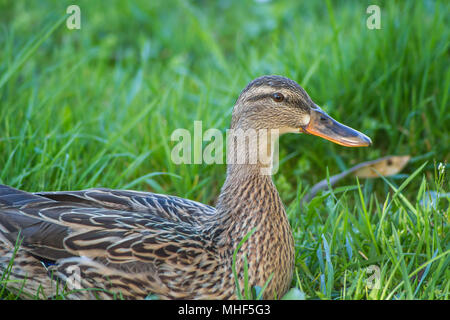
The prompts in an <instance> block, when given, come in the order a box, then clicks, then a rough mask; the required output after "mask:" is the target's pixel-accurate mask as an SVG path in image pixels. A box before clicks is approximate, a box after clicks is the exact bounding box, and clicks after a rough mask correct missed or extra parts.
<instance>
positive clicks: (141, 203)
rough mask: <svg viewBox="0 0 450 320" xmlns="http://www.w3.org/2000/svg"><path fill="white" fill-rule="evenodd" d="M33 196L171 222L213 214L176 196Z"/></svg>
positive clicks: (198, 220) (96, 192)
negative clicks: (138, 214) (133, 213)
mask: <svg viewBox="0 0 450 320" xmlns="http://www.w3.org/2000/svg"><path fill="white" fill-rule="evenodd" d="M35 195H38V196H41V197H45V198H48V199H52V200H55V201H64V202H72V203H74V204H85V205H88V206H92V207H96V208H106V209H115V210H124V211H131V212H136V213H146V214H153V215H155V216H158V217H161V218H163V219H166V220H169V221H173V222H187V223H190V224H193V225H195V224H203V223H204V222H207V221H209V220H210V218H211V217H212V216H213V215H214V214H215V213H216V208H214V207H211V206H208V205H205V204H203V203H200V202H196V201H193V200H189V199H184V198H180V197H176V196H169V195H164V194H157V193H151V192H139V191H131V190H112V189H105V188H95V189H88V190H80V191H57V192H37V193H35Z"/></svg>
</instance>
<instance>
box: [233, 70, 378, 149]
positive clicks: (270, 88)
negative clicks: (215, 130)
mask: <svg viewBox="0 0 450 320" xmlns="http://www.w3.org/2000/svg"><path fill="white" fill-rule="evenodd" d="M231 128H232V129H236V128H241V129H244V130H247V129H256V130H259V129H268V130H270V129H275V130H279V133H280V134H282V133H287V132H296V133H300V132H303V133H308V134H313V135H316V136H319V137H322V138H324V139H327V140H330V141H332V142H334V143H337V144H340V145H343V146H347V147H366V146H370V145H371V144H372V141H371V140H370V138H369V137H368V136H366V135H365V134H363V133H361V132H359V131H357V130H354V129H352V128H349V127H347V126H345V125H343V124H341V123H339V122H337V121H336V120H334V119H333V118H331V117H330V116H329V115H328V114H326V113H325V112H324V111H323V110H322V109H321V108H319V107H318V106H317V105H316V104H315V103H314V102H313V101H312V100H311V98H310V97H309V96H308V94H307V93H306V91H305V90H303V88H302V87H300V86H299V85H298V84H297V83H296V82H295V81H293V80H291V79H288V78H285V77H281V76H262V77H259V78H257V79H255V80H253V81H252V82H250V83H249V84H248V85H247V87H246V88H245V89H244V90H243V91H242V92H241V94H240V96H239V98H238V100H237V101H236V105H235V107H234V109H233V116H232V121H231Z"/></svg>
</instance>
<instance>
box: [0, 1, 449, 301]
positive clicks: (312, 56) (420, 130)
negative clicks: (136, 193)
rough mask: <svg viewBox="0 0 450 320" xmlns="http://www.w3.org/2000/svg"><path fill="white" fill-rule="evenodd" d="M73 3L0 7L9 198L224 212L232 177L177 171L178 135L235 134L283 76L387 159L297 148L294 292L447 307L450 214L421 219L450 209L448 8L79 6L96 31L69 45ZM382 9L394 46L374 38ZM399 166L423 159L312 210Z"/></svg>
mask: <svg viewBox="0 0 450 320" xmlns="http://www.w3.org/2000/svg"><path fill="white" fill-rule="evenodd" d="M72 2H73V1H56V0H55V1H39V2H34V1H21V0H16V1H5V0H0V183H4V184H8V185H11V186H14V187H17V188H21V189H24V190H28V191H38V190H65V189H85V188H90V187H100V186H102V187H109V188H127V189H136V190H143V191H152V192H158V193H168V194H174V195H178V196H182V197H187V198H190V199H194V200H197V201H201V202H205V203H209V204H214V201H215V199H216V197H217V195H218V193H219V190H220V187H221V185H222V183H223V181H224V178H225V165H175V164H173V163H172V162H171V160H170V152H171V148H172V147H173V146H174V144H175V143H173V142H171V141H170V135H171V133H172V132H173V130H175V129H177V128H186V129H188V130H190V131H192V130H193V121H194V120H202V121H203V128H204V130H206V129H207V128H210V127H214V128H219V129H222V130H223V131H225V130H226V128H228V126H229V122H230V117H231V108H232V106H233V104H234V102H235V100H236V98H237V96H238V94H239V92H240V90H242V88H243V87H244V86H245V85H246V84H247V83H248V82H249V81H250V80H252V79H253V78H255V77H257V76H260V75H263V74H281V75H284V76H287V77H290V78H292V79H294V80H296V81H297V82H298V83H299V84H300V85H302V86H303V87H304V88H305V89H306V90H307V91H308V93H309V94H310V96H311V97H312V99H313V100H314V101H315V102H316V103H317V104H318V105H320V106H322V107H323V108H324V109H325V110H326V111H327V112H328V113H329V114H330V115H331V116H333V117H334V118H335V119H337V120H339V121H341V122H343V123H345V124H347V125H349V126H352V127H353V128H356V129H358V130H360V131H362V132H364V133H365V134H367V135H368V136H370V137H371V138H372V140H373V142H374V145H373V146H372V147H371V148H361V149H351V148H343V147H340V146H338V145H334V144H332V143H330V142H328V141H324V140H321V139H318V138H316V137H311V136H304V135H302V136H296V135H287V136H284V137H282V139H281V142H280V158H281V164H280V165H281V166H280V170H279V172H278V174H277V175H276V176H275V177H274V180H275V183H276V185H277V187H278V190H279V191H280V195H281V198H282V199H283V200H284V202H285V203H286V205H287V207H288V215H289V219H290V222H291V225H292V227H293V230H294V236H295V241H296V270H295V276H294V280H293V283H292V287H293V288H298V289H299V290H300V291H301V292H303V293H304V294H305V297H306V298H308V299H315V298H328V299H361V298H370V299H404V298H408V299H413V298H414V299H448V297H449V290H450V289H449V287H450V280H449V278H450V272H449V270H448V264H449V250H450V246H449V236H448V231H449V230H448V213H449V202H450V201H449V197H448V195H447V196H444V197H442V198H441V199H440V201H436V202H435V203H434V205H428V206H424V205H423V204H424V202H423V200H424V198H426V196H427V195H429V193H427V191H436V192H438V193H440V194H445V193H446V192H447V193H448V192H449V188H448V187H449V183H448V179H447V178H446V177H445V174H446V172H447V174H448V167H447V168H445V169H444V170H443V172H442V173H439V172H438V170H437V169H436V168H437V166H438V163H440V162H442V163H444V164H445V163H446V161H448V159H449V155H450V147H449V146H450V141H449V130H448V128H449V123H450V121H449V120H450V113H449V108H448V106H449V99H448V98H449V87H450V72H449V68H448V66H449V65H450V63H449V62H450V61H449V60H450V59H449V33H450V31H449V30H450V28H449V17H450V6H449V4H448V2H447V1H301V2H300V1H266V2H257V1H226V0H220V1H214V2H213V1H171V0H169V1H133V2H128V1H108V2H107V3H105V2H94V1H76V2H75V3H76V4H77V5H79V6H80V8H81V30H68V29H67V28H66V26H65V20H64V19H65V18H64V14H65V11H66V8H67V6H69V5H71V4H73V3H72ZM370 4H378V5H379V6H380V8H381V29H380V30H369V29H368V28H367V27H366V19H367V17H368V16H369V15H368V14H367V13H366V8H367V6H368V5H370ZM394 154H395V155H405V154H408V155H411V157H412V159H411V161H410V163H409V164H408V166H407V167H406V169H405V170H404V171H403V173H402V174H399V175H397V176H394V177H390V178H388V179H387V180H383V179H376V180H361V181H356V180H355V179H354V178H348V179H346V180H345V181H344V182H342V183H341V184H340V186H348V188H344V190H342V189H341V190H340V191H341V192H334V193H327V194H325V195H322V196H320V195H319V196H317V197H316V198H315V199H313V200H312V202H311V203H309V204H305V205H301V204H300V202H299V200H300V198H301V195H302V194H304V193H305V192H306V191H307V190H308V189H309V188H310V187H311V186H312V185H313V184H314V183H316V182H318V181H319V180H321V179H323V178H324V177H326V175H327V173H329V174H330V175H332V174H336V173H338V172H339V171H342V170H345V169H348V168H349V167H351V166H352V165H354V164H356V163H359V162H362V161H366V160H372V159H375V158H378V157H381V156H385V155H394ZM423 164H424V166H423ZM338 191H339V189H338ZM421 201H422V202H421ZM370 265H376V266H377V267H378V268H379V270H380V274H379V279H380V285H381V286H380V288H379V289H374V290H371V289H370V288H368V286H367V283H366V279H367V278H368V277H369V276H370V273H367V272H366V267H368V266H370ZM1 294H2V295H3V298H14V296H13V295H12V294H10V293H8V292H7V291H5V290H2V291H1Z"/></svg>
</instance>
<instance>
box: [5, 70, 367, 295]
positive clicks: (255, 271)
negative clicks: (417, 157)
mask: <svg viewBox="0 0 450 320" xmlns="http://www.w3.org/2000/svg"><path fill="white" fill-rule="evenodd" d="M238 129H242V130H243V131H245V130H249V129H255V130H261V129H262V130H268V129H271V130H274V131H275V132H278V135H280V134H283V133H287V132H295V133H300V132H303V133H308V134H313V135H317V136H320V137H322V138H325V139H328V140H331V141H333V142H335V143H338V144H341V145H344V146H351V147H360V146H369V145H370V144H371V140H370V139H369V138H368V137H367V136H365V135H364V134H362V133H360V132H358V131H356V130H354V129H351V128H349V127H347V126H344V125H343V124H340V123H338V122H337V121H335V120H334V119H332V118H331V117H330V116H328V115H327V114H326V113H325V112H324V111H323V110H322V109H321V108H319V107H318V106H317V105H316V104H315V103H314V102H313V101H312V100H311V99H310V97H309V96H308V94H307V93H306V92H305V90H303V88H301V87H300V86H299V85H298V84H297V83H296V82H295V81H293V80H290V79H288V78H285V77H281V76H262V77H259V78H257V79H255V80H253V81H252V82H250V83H249V84H248V85H247V87H246V88H245V89H244V90H243V91H242V92H241V94H240V96H239V98H238V99H237V101H236V104H235V106H234V108H233V112H232V120H231V130H238ZM237 132H239V131H237ZM271 132H272V131H271ZM278 135H277V136H278ZM270 141H272V140H269V142H268V145H271V143H270ZM258 147H259V145H257V146H255V145H253V146H249V147H248V148H247V149H246V150H245V151H244V152H243V153H242V152H240V153H239V154H238V157H239V159H240V160H242V159H243V155H251V154H253V153H256V151H257V150H256V149H255V148H258ZM235 148H236V144H232V147H231V148H230V147H228V149H227V154H228V155H229V154H230V153H232V152H235V151H236V150H235ZM270 150H272V149H270ZM235 154H236V152H235ZM270 157H271V154H270V155H269V158H270ZM244 158H245V157H244ZM247 158H249V157H247ZM247 158H245V159H247ZM245 159H244V161H241V162H240V161H229V162H228V163H227V176H226V180H225V183H224V185H223V187H222V189H221V192H220V195H219V197H218V200H217V204H216V207H212V206H208V205H205V204H201V203H198V202H195V201H192V200H188V199H182V198H179V197H176V196H169V195H163V194H155V193H149V192H138V191H128V190H127V191H125V190H110V189H97V188H96V189H89V190H83V191H59V192H37V193H28V192H24V191H20V190H17V189H14V188H11V187H9V186H5V185H1V186H0V274H1V273H2V272H5V270H6V272H7V273H8V277H9V280H24V281H8V282H7V283H6V286H7V287H8V288H9V289H10V290H15V291H18V292H20V293H21V295H22V296H24V297H30V296H36V294H38V295H40V296H43V297H51V296H54V295H55V294H57V293H58V292H61V290H62V288H63V287H64V286H67V284H68V283H69V284H71V285H72V290H71V291H70V292H69V293H68V297H69V298H73V299H93V298H102V299H108V298H111V297H121V298H125V299H142V298H145V297H147V296H149V295H150V294H152V295H156V296H157V297H159V298H161V299H235V298H237V290H236V288H237V286H236V284H235V279H237V280H238V283H239V287H240V289H241V290H242V292H243V290H244V287H245V285H244V266H245V263H244V261H247V263H248V264H247V265H248V285H249V286H250V288H251V287H254V286H259V287H261V288H263V287H264V286H265V285H267V286H266V287H265V290H264V292H263V298H265V299H273V298H279V297H282V296H283V295H284V294H285V293H286V291H287V290H288V288H289V286H290V283H291V279H292V272H293V268H294V240H293V236H292V231H291V228H290V226H289V222H288V219H287V216H286V212H285V209H284V206H283V203H282V201H281V199H280V196H279V195H278V192H277V189H276V188H275V185H274V183H273V181H272V178H271V175H270V174H267V173H263V170H262V169H263V168H264V167H267V166H270V165H271V163H269V164H267V163H263V162H262V161H260V160H259V159H258V160H257V161H256V162H250V161H246V160H245ZM252 232H253V233H252ZM246 236H247V237H248V239H247V240H246V241H245V242H244V241H242V240H243V239H244V237H246ZM16 243H20V246H16ZM239 244H241V245H242V246H241V247H240V249H239V251H237V256H236V259H235V270H236V275H237V276H236V278H235V276H234V275H233V254H234V252H235V250H236V249H237V248H238V246H239ZM17 247H18V249H16V250H15V248H17ZM244 256H245V259H244ZM12 258H14V259H13V260H11V259H12ZM10 261H13V264H12V265H11V266H10V267H8V264H9V262H10Z"/></svg>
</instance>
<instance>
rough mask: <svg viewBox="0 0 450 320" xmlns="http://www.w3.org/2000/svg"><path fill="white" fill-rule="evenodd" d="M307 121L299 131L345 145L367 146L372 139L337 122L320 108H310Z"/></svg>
mask: <svg viewBox="0 0 450 320" xmlns="http://www.w3.org/2000/svg"><path fill="white" fill-rule="evenodd" d="M310 117H311V119H310V121H309V123H308V124H307V125H306V126H304V127H301V128H300V132H305V133H309V134H313V135H315V136H319V137H322V138H324V139H327V140H330V141H332V142H334V143H337V144H340V145H343V146H346V147H368V146H370V145H371V144H372V140H370V138H369V137H368V136H366V135H365V134H363V133H361V132H359V131H356V130H355V129H352V128H350V127H347V126H346V125H343V124H342V123H339V122H337V121H336V120H334V119H333V118H331V117H330V116H329V115H327V114H326V113H325V112H324V111H323V110H322V109H320V108H319V107H317V109H311V113H310Z"/></svg>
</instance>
